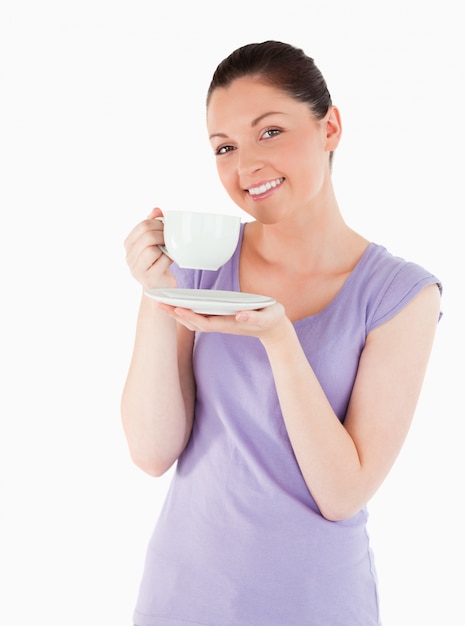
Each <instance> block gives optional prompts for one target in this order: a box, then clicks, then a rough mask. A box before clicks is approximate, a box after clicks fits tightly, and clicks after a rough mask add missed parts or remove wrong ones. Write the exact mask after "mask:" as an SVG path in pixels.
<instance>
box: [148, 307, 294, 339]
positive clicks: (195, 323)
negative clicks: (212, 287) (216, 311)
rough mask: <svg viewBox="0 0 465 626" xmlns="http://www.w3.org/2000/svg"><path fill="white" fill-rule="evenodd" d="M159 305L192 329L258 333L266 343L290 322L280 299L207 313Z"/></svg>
mask: <svg viewBox="0 0 465 626" xmlns="http://www.w3.org/2000/svg"><path fill="white" fill-rule="evenodd" d="M158 307H159V308H160V309H161V310H162V311H164V312H165V313H167V314H168V315H170V316H171V317H173V318H174V319H175V320H177V321H178V322H179V323H180V324H183V325H184V326H185V327H186V328H188V329H189V330H192V331H201V332H205V333H208V332H215V333H228V334H232V335H247V336H251V337H257V338H258V339H260V340H261V341H262V342H263V343H267V342H269V341H270V342H273V341H276V340H279V339H280V338H281V337H282V336H283V333H285V330H286V328H288V326H289V324H290V321H289V319H288V317H287V316H286V312H285V310H284V307H283V305H282V304H280V303H279V302H276V303H275V304H273V305H271V306H269V307H267V308H264V309H260V310H256V311H239V312H238V313H236V314H235V315H203V314H199V313H194V312H193V311H191V310H190V309H184V308H180V307H173V306H169V305H167V304H162V303H159V304H158Z"/></svg>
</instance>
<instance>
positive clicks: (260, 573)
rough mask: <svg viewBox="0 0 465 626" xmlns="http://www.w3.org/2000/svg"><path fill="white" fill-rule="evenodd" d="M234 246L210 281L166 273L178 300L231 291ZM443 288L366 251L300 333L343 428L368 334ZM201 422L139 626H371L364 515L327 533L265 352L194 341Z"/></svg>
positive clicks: (175, 483)
mask: <svg viewBox="0 0 465 626" xmlns="http://www.w3.org/2000/svg"><path fill="white" fill-rule="evenodd" d="M243 227H244V225H242V228H241V241H240V242H239V245H238V248H237V250H236V252H235V254H234V256H233V257H232V258H231V260H230V261H229V262H228V263H227V264H226V265H224V266H223V267H222V268H220V269H219V270H218V271H216V272H212V271H199V270H180V269H179V268H177V267H175V266H172V268H173V271H174V273H175V274H176V276H177V280H178V287H184V288H201V289H226V290H234V291H239V290H240V289H239V274H238V261H239V252H240V247H241V243H242V233H243ZM431 283H437V284H438V285H440V283H439V281H438V279H437V278H436V277H435V276H433V275H432V274H430V273H429V272H427V271H425V270H424V269H423V268H421V267H420V266H418V265H415V264H413V263H409V262H406V261H404V260H403V259H401V258H398V257H394V256H392V255H391V254H390V253H389V252H387V251H386V249H385V248H383V247H382V246H379V245H377V244H374V243H371V244H370V245H369V246H368V248H367V250H366V251H365V253H364V255H363V257H362V258H361V260H360V261H359V263H358V264H357V266H356V267H355V269H354V270H353V272H352V273H351V275H350V276H349V277H348V279H347V280H346V282H345V284H344V286H343V287H342V289H341V290H340V291H339V293H338V294H337V295H336V297H335V298H334V300H333V301H332V302H331V303H330V304H329V305H328V306H327V307H326V308H325V309H324V310H323V311H321V312H320V313H318V314H316V315H312V316H310V317H307V318H304V319H301V320H299V321H297V322H295V324H294V327H295V329H296V331H297V333H298V336H299V339H300V341H301V343H302V346H303V347H304V350H305V353H306V355H307V357H308V359H309V362H310V363H311V365H312V367H313V369H314V371H315V373H316V375H317V377H318V379H319V380H320V383H321V385H322V386H323V389H324V391H325V393H326V395H327V397H328V399H329V401H330V402H331V405H332V407H333V409H334V411H335V412H336V413H337V415H338V417H339V419H340V420H341V421H343V420H344V416H345V413H346V409H347V405H348V402H349V398H350V394H351V391H352V386H353V383H354V379H355V376H356V373H357V365H358V361H359V357H360V353H361V351H362V349H363V346H364V344H365V339H366V336H367V334H368V333H369V332H370V330H372V329H373V328H376V326H379V325H380V324H382V323H383V322H385V321H387V320H388V319H390V318H391V317H392V316H394V315H395V314H396V313H397V312H398V311H400V310H401V309H402V308H403V307H404V306H405V305H406V304H407V303H408V302H409V301H410V300H411V299H412V298H413V297H414V296H415V295H416V294H417V293H418V292H419V291H420V290H421V289H422V288H423V287H424V286H425V285H429V284H431ZM194 368H195V377H196V382H197V401H196V409H195V420H194V425H193V430H192V435H191V438H190V440H189V443H188V445H187V447H186V449H185V450H184V452H183V454H182V455H181V457H180V459H179V461H178V463H177V467H176V471H175V473H174V476H173V480H172V484H171V486H170V490H169V493H168V495H167V498H166V502H165V505H164V508H163V510H162V512H161V515H160V517H159V520H158V523H157V525H156V528H155V531H154V533H153V536H152V539H151V541H150V543H149V546H148V550H147V556H146V564H145V571H144V574H143V578H142V581H141V585H140V593H139V599H138V602H137V607H136V610H135V613H134V622H135V623H136V624H138V626H323V625H324V626H375V625H379V624H380V621H379V612H378V595H377V586H376V573H375V568H374V564H373V557H372V553H371V550H370V546H369V539H368V535H367V530H366V522H367V512H366V509H362V510H360V511H359V512H358V513H357V514H356V515H354V516H353V517H351V518H350V519H347V520H343V521H340V522H330V521H328V520H326V519H325V518H324V517H323V516H322V515H321V514H320V512H319V510H318V506H317V505H316V503H315V501H314V499H313V498H312V495H311V493H310V492H309V490H308V488H307V486H306V484H305V482H304V480H303V477H302V475H301V473H300V470H299V467H298V465H297V462H296V460H295V457H294V455H293V451H292V448H291V445H290V442H289V439H288V436H287V432H286V428H285V425H284V422H283V418H282V415H281V411H280V407H279V402H278V398H277V395H276V391H275V386H274V382H273V377H272V374H271V369H270V366H269V362H268V359H267V356H266V354H265V350H264V348H263V346H262V345H261V343H260V341H259V340H258V339H256V338H252V337H239V336H235V335H224V334H220V333H198V334H197V336H196V341H195V345H194Z"/></svg>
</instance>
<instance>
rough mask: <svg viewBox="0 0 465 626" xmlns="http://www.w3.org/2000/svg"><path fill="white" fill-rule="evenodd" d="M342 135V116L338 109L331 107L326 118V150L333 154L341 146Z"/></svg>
mask: <svg viewBox="0 0 465 626" xmlns="http://www.w3.org/2000/svg"><path fill="white" fill-rule="evenodd" d="M341 134H342V124H341V114H340V113H339V109H338V108H337V107H333V106H332V107H331V108H330V110H329V112H328V113H327V118H326V150H328V151H329V152H333V150H335V149H336V148H337V146H338V145H339V141H340V139H341Z"/></svg>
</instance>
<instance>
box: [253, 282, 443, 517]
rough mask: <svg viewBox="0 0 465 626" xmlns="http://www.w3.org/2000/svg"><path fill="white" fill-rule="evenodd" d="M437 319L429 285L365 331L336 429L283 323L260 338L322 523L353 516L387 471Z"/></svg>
mask: <svg viewBox="0 0 465 626" xmlns="http://www.w3.org/2000/svg"><path fill="white" fill-rule="evenodd" d="M438 317H439V290H438V288H437V286H435V285H431V286H429V287H426V288H424V289H423V290H422V291H421V292H420V293H419V294H418V295H417V296H416V297H415V298H414V299H413V301H412V302H410V303H409V304H408V305H407V306H406V307H405V309H403V310H402V311H401V312H400V313H398V314H397V315H396V316H395V317H394V318H392V319H391V320H390V321H388V322H386V323H385V324H383V325H382V326H380V327H378V328H377V329H375V330H374V331H372V332H371V333H370V334H369V336H368V338H367V342H366V346H365V348H364V350H363V353H362V355H361V359H360V364H359V369H358V373H357V377H356V380H355V385H354V389H353V392H352V396H351V400H350V403H349V408H348V412H347V416H346V419H345V421H344V425H342V424H341V423H340V421H339V420H338V418H337V417H336V415H335V414H334V411H333V409H332V408H331V406H330V404H329V402H328V400H327V398H326V396H325V394H324V392H323V390H322V388H321V386H320V384H319V382H318V380H317V378H316V376H315V374H314V373H313V370H312V369H311V367H310V365H309V363H308V361H307V358H306V356H305V354H304V352H303V350H302V348H301V347H300V344H299V341H298V338H297V336H296V334H295V332H294V329H293V327H292V325H291V324H290V322H288V323H287V324H286V328H285V329H284V328H283V327H282V331H283V332H282V334H281V336H279V338H277V337H276V335H275V336H274V337H273V336H270V337H268V336H266V335H265V336H264V337H263V338H262V342H263V345H264V346H265V349H266V351H267V354H268V357H269V360H270V363H271V367H272V369H273V374H274V378H275V382H276V388H277V392H278V396H279V400H280V404H281V409H282V413H283V416H284V421H285V423H286V427H287V431H288V434H289V437H290V440H291V443H292V446H293V449H294V453H295V455H296V458H297V461H298V463H299V466H300V468H301V471H302V474H303V476H304V479H305V481H306V482H307V485H308V487H309V490H310V491H311V493H312V495H313V497H314V498H315V501H316V502H317V504H318V506H319V508H320V511H321V513H322V515H324V517H326V518H327V519H329V520H333V521H334V520H341V519H344V518H347V517H350V516H352V515H354V514H355V513H356V512H357V511H358V510H359V509H360V508H362V507H363V506H364V505H365V504H366V503H367V501H368V500H369V499H370V498H371V497H372V496H373V494H374V493H375V491H376V490H377V489H378V487H379V486H380V485H381V483H382V482H383V480H384V479H385V477H386V476H387V474H388V472H389V470H390V469H391V467H392V465H393V463H394V461H395V459H396V457H397V455H398V453H399V451H400V449H401V447H402V444H403V442H404V440H405V437H406V435H407V432H408V429H409V426H410V423H411V420H412V417H413V414H414V411H415V407H416V404H417V401H418V397H419V394H420V390H421V386H422V383H423V379H424V375H425V371H426V366H427V363H428V359H429V356H430V352H431V348H432V343H433V338H434V334H435V329H436V326H437V321H438Z"/></svg>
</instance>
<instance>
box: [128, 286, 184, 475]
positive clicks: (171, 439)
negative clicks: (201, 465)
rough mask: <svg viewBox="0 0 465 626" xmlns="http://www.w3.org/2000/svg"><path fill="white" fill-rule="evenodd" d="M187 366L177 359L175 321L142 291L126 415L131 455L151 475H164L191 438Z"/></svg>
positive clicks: (130, 368)
mask: <svg viewBox="0 0 465 626" xmlns="http://www.w3.org/2000/svg"><path fill="white" fill-rule="evenodd" d="M186 363H187V361H186ZM186 368H187V370H188V365H186V364H182V365H181V366H180V363H179V359H178V340H177V325H176V322H175V321H174V320H173V319H171V318H170V317H169V316H167V315H165V314H164V313H162V312H161V311H159V310H158V309H157V305H156V304H155V303H154V302H153V301H152V300H150V299H149V298H147V297H146V296H143V297H142V301H141V305H140V309H139V315H138V320H137V327H136V335H135V341H134V350H133V355H132V359H131V363H130V366H129V371H128V375H127V379H126V384H125V386H124V390H123V394H122V399H121V415H122V421H123V427H124V431H125V434H126V438H127V441H128V445H129V449H130V452H131V456H132V458H133V460H134V462H135V463H136V464H137V465H138V466H139V467H141V468H142V469H143V470H144V471H146V472H147V473H149V474H151V475H155V476H158V475H161V474H163V473H164V472H165V471H166V470H167V469H168V468H169V467H170V466H171V465H172V464H173V462H174V461H175V460H176V459H177V458H178V456H179V454H180V453H181V452H182V450H183V448H184V446H185V444H186V442H187V439H188V437H189V433H190V428H191V424H192V415H191V413H192V407H193V385H192V382H191V376H190V374H191V373H190V372H189V371H186Z"/></svg>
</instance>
